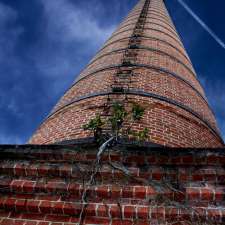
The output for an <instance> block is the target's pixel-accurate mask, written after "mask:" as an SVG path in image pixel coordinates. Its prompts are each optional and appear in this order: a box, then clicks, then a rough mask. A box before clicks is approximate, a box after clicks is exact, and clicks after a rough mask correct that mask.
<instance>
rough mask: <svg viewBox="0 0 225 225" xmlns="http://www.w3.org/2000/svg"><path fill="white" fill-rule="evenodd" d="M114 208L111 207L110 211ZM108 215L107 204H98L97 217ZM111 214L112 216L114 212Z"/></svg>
mask: <svg viewBox="0 0 225 225" xmlns="http://www.w3.org/2000/svg"><path fill="white" fill-rule="evenodd" d="M115 210H116V209H115ZM115 210H114V209H112V213H114V212H115ZM108 215H109V206H108V205H98V208H97V216H99V217H108ZM111 215H112V214H111ZM113 216H114V214H113ZM113 216H112V217H113Z"/></svg>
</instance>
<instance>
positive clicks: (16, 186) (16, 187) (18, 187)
mask: <svg viewBox="0 0 225 225" xmlns="http://www.w3.org/2000/svg"><path fill="white" fill-rule="evenodd" d="M23 185H24V181H23V180H13V181H12V183H11V184H10V188H11V190H12V191H15V192H22V191H23Z"/></svg>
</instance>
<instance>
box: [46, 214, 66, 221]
mask: <svg viewBox="0 0 225 225" xmlns="http://www.w3.org/2000/svg"><path fill="white" fill-rule="evenodd" d="M45 220H46V221H52V222H64V223H67V222H70V217H69V216H60V215H47V216H46V217H45Z"/></svg>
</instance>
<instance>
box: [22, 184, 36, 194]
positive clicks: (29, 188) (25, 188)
mask: <svg viewBox="0 0 225 225" xmlns="http://www.w3.org/2000/svg"><path fill="white" fill-rule="evenodd" d="M34 185H35V182H32V181H28V182H24V184H23V191H24V192H27V193H32V192H33V191H34Z"/></svg>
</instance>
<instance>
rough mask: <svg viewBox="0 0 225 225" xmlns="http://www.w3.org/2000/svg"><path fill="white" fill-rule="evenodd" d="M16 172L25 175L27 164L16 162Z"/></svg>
mask: <svg viewBox="0 0 225 225" xmlns="http://www.w3.org/2000/svg"><path fill="white" fill-rule="evenodd" d="M14 173H15V175H17V176H25V175H26V173H25V166H24V165H22V164H16V165H15V167H14Z"/></svg>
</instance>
